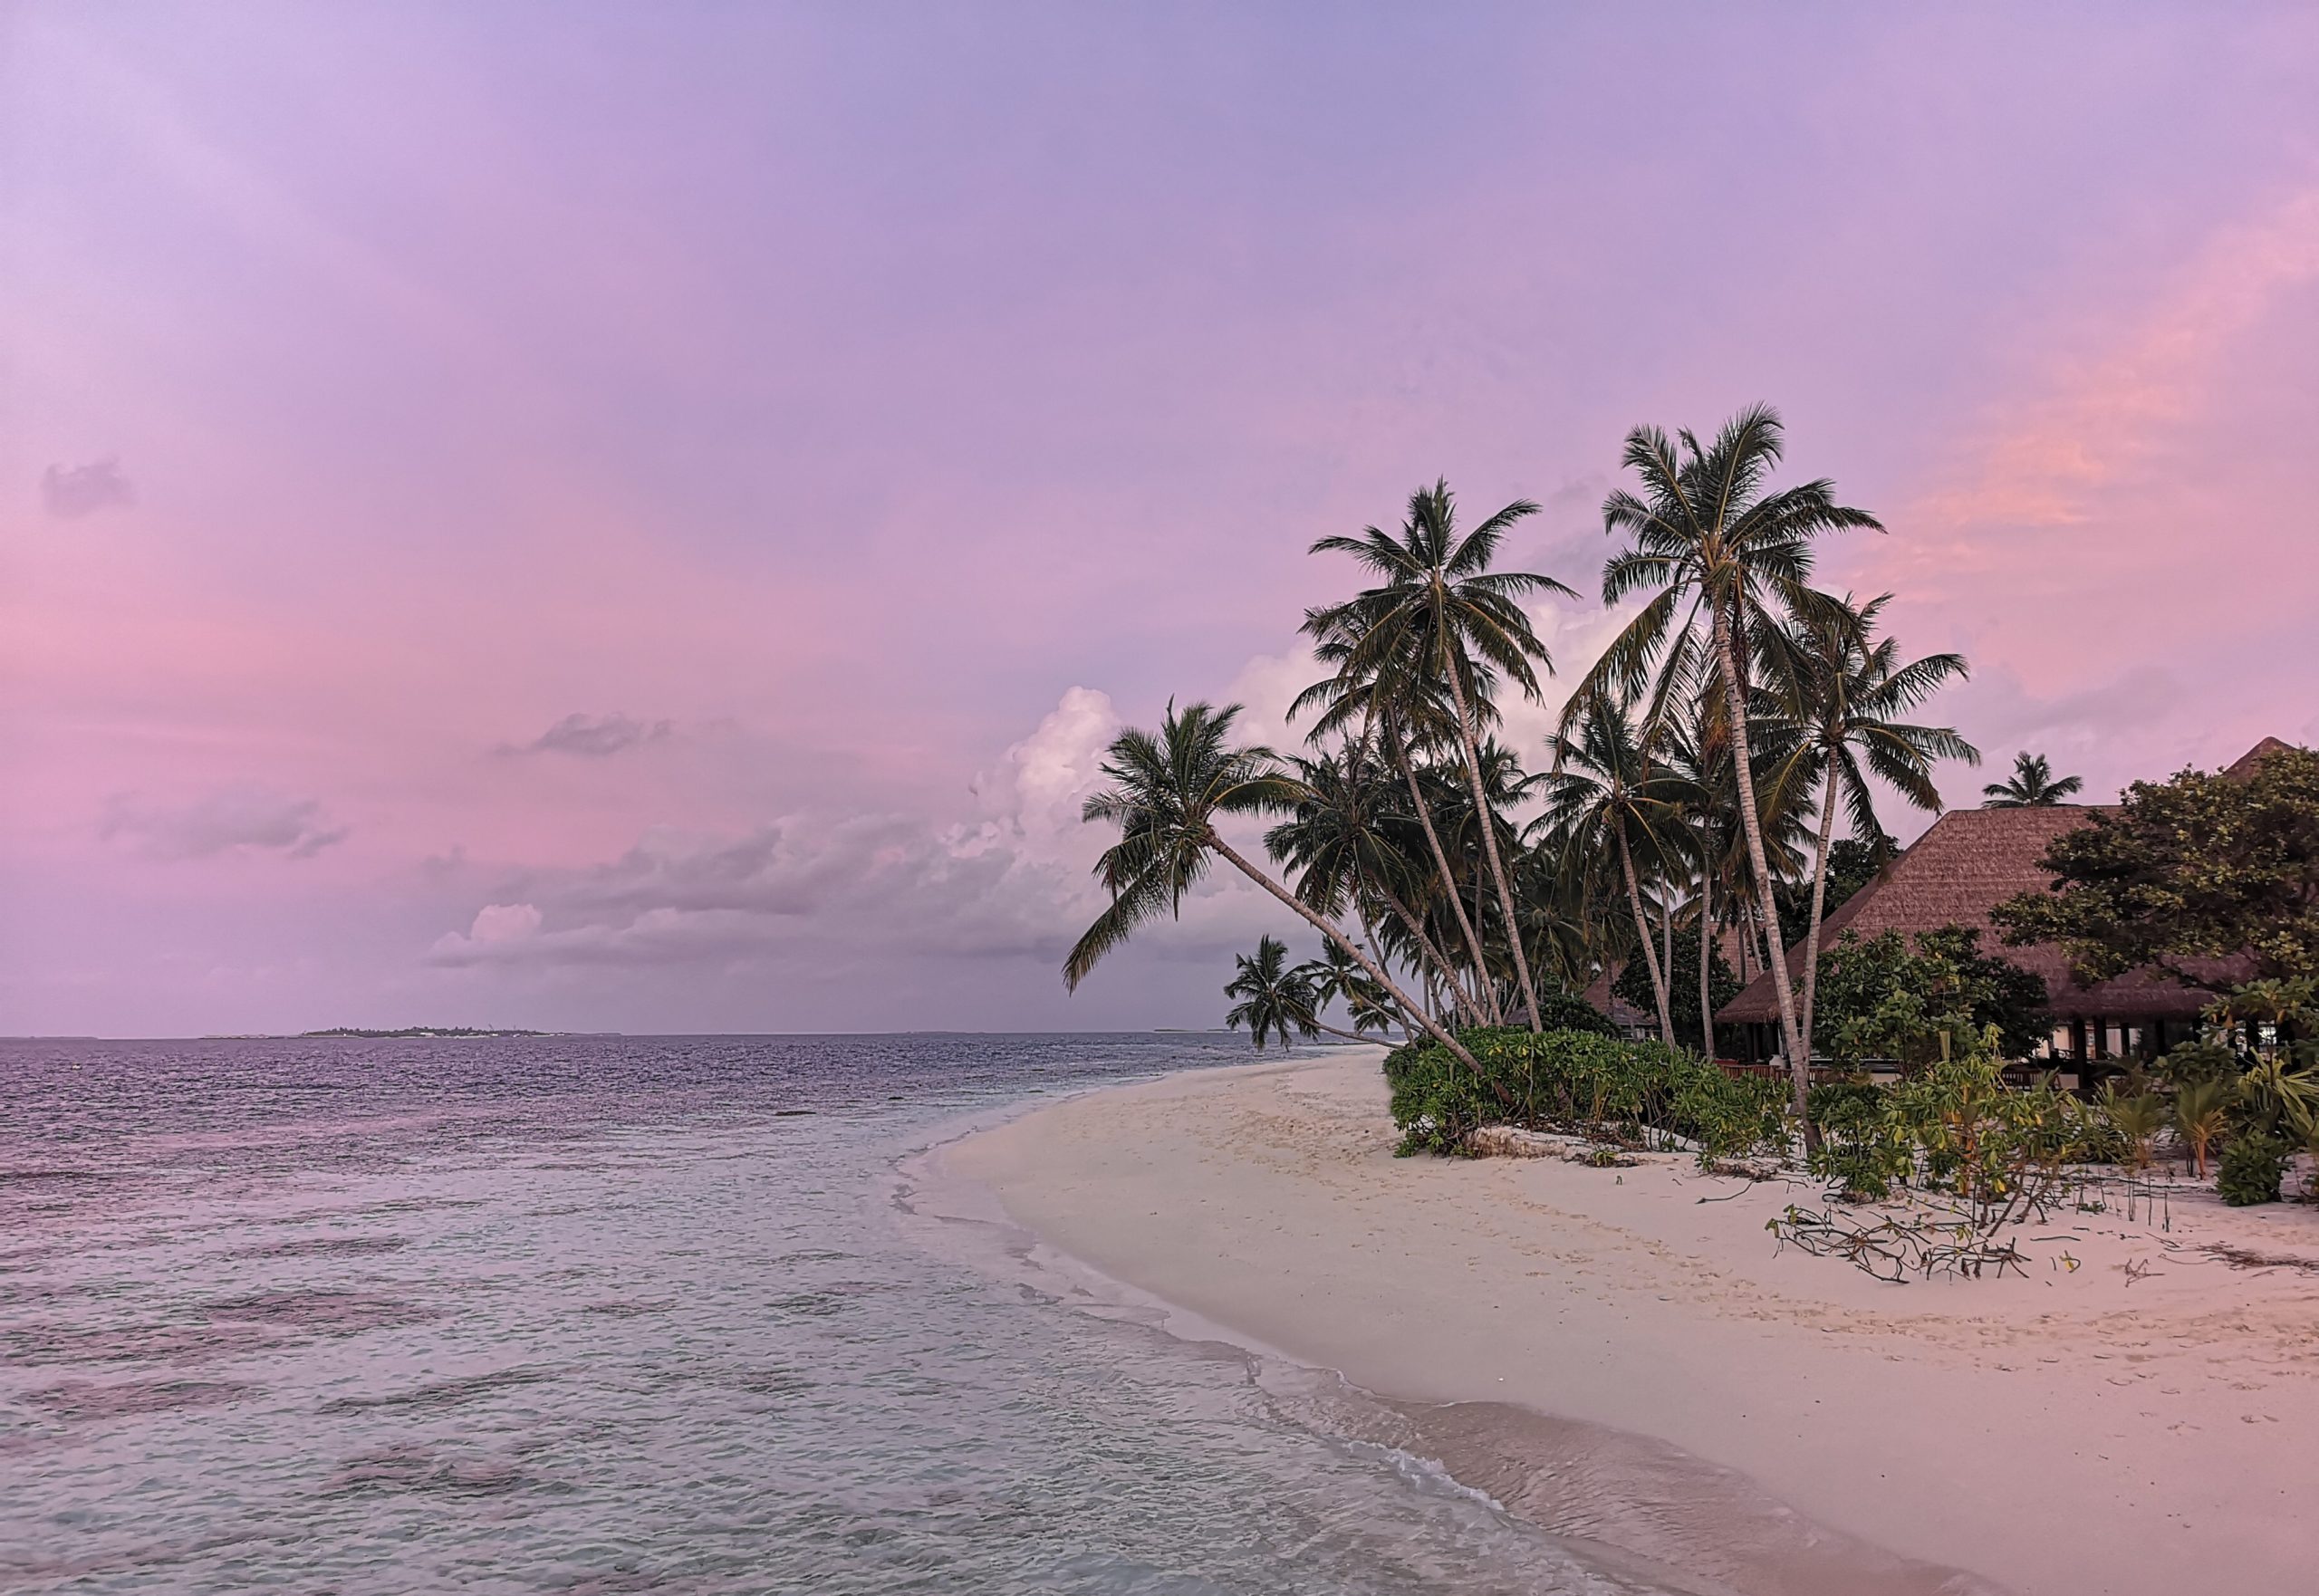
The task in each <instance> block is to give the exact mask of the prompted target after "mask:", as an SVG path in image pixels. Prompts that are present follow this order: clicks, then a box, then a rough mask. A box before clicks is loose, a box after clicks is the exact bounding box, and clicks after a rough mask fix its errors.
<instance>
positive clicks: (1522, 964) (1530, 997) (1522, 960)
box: [1445, 665, 1545, 1036]
mask: <svg viewBox="0 0 2319 1596" xmlns="http://www.w3.org/2000/svg"><path fill="white" fill-rule="evenodd" d="M1445 674H1446V675H1447V676H1448V678H1449V692H1450V695H1451V697H1455V698H1456V699H1457V700H1458V740H1459V741H1460V742H1462V743H1464V744H1465V745H1466V780H1467V782H1468V783H1470V784H1472V786H1473V789H1474V814H1475V817H1476V819H1477V820H1478V821H1479V822H1481V828H1482V847H1483V848H1484V850H1486V851H1487V852H1488V854H1489V873H1490V874H1491V875H1492V876H1494V877H1496V880H1497V907H1498V911H1499V912H1500V913H1501V914H1503V915H1505V916H1506V946H1507V947H1511V948H1512V949H1513V950H1514V975H1515V978H1516V980H1518V981H1520V982H1521V983H1522V1001H1523V1002H1524V1003H1525V1004H1526V1005H1529V1010H1530V1034H1532V1035H1534V1036H1535V1035H1536V1034H1539V1033H1540V1032H1542V1031H1544V1029H1545V1027H1544V1025H1542V1024H1539V1021H1538V988H1537V987H1536V985H1534V984H1533V983H1532V982H1531V980H1530V956H1529V955H1528V954H1527V953H1525V952H1524V951H1523V950H1522V917H1521V916H1519V915H1517V914H1516V913H1515V912H1514V887H1513V884H1512V883H1511V882H1510V881H1509V880H1507V878H1506V860H1504V859H1502V858H1501V857H1499V855H1498V851H1497V814H1496V811H1495V810H1493V809H1491V808H1490V806H1489V794H1488V792H1487V790H1486V789H1485V788H1484V787H1483V785H1482V749H1481V742H1480V739H1479V738H1478V737H1477V736H1476V735H1475V731H1474V715H1473V707H1472V706H1471V705H1470V704H1468V703H1467V699H1466V684H1465V683H1464V682H1463V681H1461V680H1460V679H1459V678H1458V671H1457V668H1456V667H1455V666H1454V665H1453V666H1452V667H1451V668H1449V669H1448V671H1447V672H1446V673H1445Z"/></svg>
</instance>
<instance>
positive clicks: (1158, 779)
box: [1063, 704, 1479, 1072]
mask: <svg viewBox="0 0 2319 1596" xmlns="http://www.w3.org/2000/svg"><path fill="white" fill-rule="evenodd" d="M1239 716H1240V707H1239V706H1238V705H1237V704H1227V705H1225V706H1224V707H1221V708H1216V707H1211V706H1209V705H1207V704H1188V705H1186V706H1185V707H1183V708H1182V709H1181V710H1179V709H1178V708H1177V707H1175V706H1174V705H1173V704H1170V705H1169V707H1168V711H1167V713H1166V715H1164V716H1162V717H1161V718H1160V722H1159V731H1158V733H1156V734H1154V733H1151V732H1147V731H1144V730H1141V729H1140V728H1134V729H1131V730H1128V731H1124V732H1121V734H1120V735H1119V736H1117V737H1115V738H1113V739H1112V741H1111V747H1110V749H1109V750H1108V755H1109V756H1108V757H1107V758H1106V759H1105V760H1104V761H1103V766H1102V770H1103V774H1105V775H1106V776H1108V777H1110V778H1111V787H1110V788H1108V789H1107V790H1105V791H1103V792H1101V793H1096V794H1095V795H1094V796H1093V797H1092V798H1090V799H1088V800H1087V802H1086V804H1085V805H1084V807H1083V809H1082V810H1081V812H1080V814H1081V818H1082V819H1083V820H1085V821H1088V822H1096V821H1102V822H1108V823H1110V824H1112V825H1116V826H1118V827H1119V829H1120V840H1119V841H1117V842H1114V843H1113V844H1111V847H1109V848H1107V849H1105V850H1104V851H1103V856H1102V858H1101V859H1100V860H1096V863H1095V876H1096V879H1097V880H1100V881H1102V883H1103V886H1104V887H1105V889H1108V890H1109V891H1110V893H1111V905H1110V907H1109V908H1107V909H1104V910H1103V912H1102V914H1100V915H1098V916H1097V917H1096V918H1095V923H1094V924H1093V925H1092V926H1090V927H1088V928H1087V929H1086V931H1085V932H1084V933H1083V935H1082V936H1081V937H1080V938H1079V941H1078V942H1077V944H1076V945H1074V946H1073V948H1072V950H1071V952H1070V954H1069V955H1068V956H1067V957H1065V958H1064V960H1063V985H1065V986H1066V987H1069V988H1073V989H1076V988H1077V986H1078V985H1079V983H1080V982H1082V981H1083V980H1085V979H1086V978H1087V973H1088V972H1089V971H1090V970H1092V969H1093V968H1094V967H1095V966H1096V964H1097V962H1098V961H1099V960H1101V959H1102V957H1103V956H1104V955H1105V954H1107V953H1109V952H1111V950H1112V949H1113V948H1115V947H1121V946H1122V945H1124V944H1125V943H1126V941H1127V939H1128V938H1129V937H1131V935H1133V934H1134V931H1135V928H1137V927H1138V926H1140V925H1142V924H1144V923H1145V922H1146V921H1148V920H1151V919H1154V918H1158V917H1159V916H1160V915H1162V914H1165V915H1168V916H1170V917H1173V916H1174V915H1176V914H1178V913H1179V912H1180V910H1181V908H1182V904H1183V899H1184V894H1185V893H1186V892H1188V891H1189V890H1191V889H1192V888H1194V887H1195V886H1197V885H1198V884H1199V882H1200V880H1202V879H1203V878H1205V877H1206V876H1207V874H1208V870H1209V868H1210V866H1211V865H1212V864H1213V862H1214V861H1215V860H1217V859H1222V860H1224V861H1225V862H1226V863H1227V864H1229V865H1230V866H1232V868H1233V869H1235V870H1238V871H1239V872H1240V873H1241V874H1242V875H1244V876H1246V877H1247V878H1248V880H1251V881H1254V882H1255V883H1256V885H1257V886H1259V887H1261V888H1263V889H1265V891H1266V892H1268V893H1270V894H1271V895H1272V896H1273V897H1274V898H1275V899H1278V900H1279V901H1280V902H1281V903H1282V904H1284V905H1285V906H1286V907H1287V908H1288V909H1289V910H1290V911H1292V912H1293V913H1294V914H1295V915H1296V916H1297V917H1298V918H1301V919H1303V920H1304V922H1305V923H1306V924H1308V925H1310V926H1311V927H1312V928H1313V929H1314V930H1316V931H1318V932H1320V933H1321V935H1322V936H1323V937H1327V938H1328V939H1329V940H1330V941H1331V942H1333V943H1334V944H1336V945H1337V946H1338V947H1342V949H1344V951H1345V952H1346V953H1347V954H1348V955H1350V956H1351V957H1352V961H1353V962H1354V963H1355V964H1357V965H1359V966H1361V968H1362V974H1364V975H1366V976H1369V978H1370V979H1371V980H1372V981H1375V982H1376V983H1377V984H1378V985H1380V986H1381V987H1383V988H1384V989H1385V991H1386V993H1387V994H1388V995H1390V997H1391V998H1392V999H1393V1001H1394V1002H1395V1003H1397V1004H1399V1005H1400V1006H1401V1009H1402V1011H1403V1012H1404V1013H1406V1014H1410V1015H1412V1016H1413V1017H1415V1018H1416V1020H1417V1021H1418V1023H1419V1024H1421V1025H1422V1026H1424V1028H1425V1030H1426V1033H1427V1034H1429V1035H1430V1036H1431V1037H1432V1038H1433V1039H1434V1040H1435V1041H1436V1042H1439V1043H1441V1045H1442V1046H1444V1047H1446V1048H1448V1050H1449V1052H1450V1053H1452V1054H1453V1055H1454V1056H1455V1057H1456V1058H1457V1059H1458V1062H1461V1063H1463V1064H1464V1065H1465V1066H1466V1067H1467V1069H1470V1070H1475V1071H1476V1072H1478V1070H1479V1066H1478V1065H1477V1064H1476V1063H1475V1062H1474V1055H1473V1054H1472V1053H1468V1052H1467V1050H1466V1046H1465V1043H1461V1042H1459V1041H1458V1038H1457V1037H1456V1036H1455V1035H1453V1034H1451V1033H1450V1032H1449V1031H1448V1029H1447V1028H1446V1027H1444V1026H1443V1025H1442V1024H1440V1023H1439V1021H1437V1020H1436V1019H1434V1018H1433V1016H1432V1015H1431V1014H1429V1013H1428V1012H1427V1010H1426V1009H1425V1007H1424V1006H1423V1005H1420V1004H1419V1003H1418V1002H1417V1001H1416V1000H1415V999H1413V998H1411V997H1410V995H1408V994H1407V993H1405V992H1403V991H1402V990H1401V989H1400V987H1399V986H1397V985H1394V984H1393V980H1392V977H1390V976H1388V975H1386V973H1385V971H1384V969H1383V968H1382V967H1381V966H1380V965H1378V964H1377V962H1376V961H1375V960H1373V959H1371V957H1369V955H1368V954H1366V953H1364V952H1362V949H1361V948H1360V947H1359V946H1358V945H1356V944H1355V943H1354V942H1353V941H1352V938H1351V937H1347V936H1346V935H1345V934H1344V932H1343V931H1342V930H1341V929H1339V928H1338V927H1337V926H1336V924H1335V923H1334V922H1333V921H1332V920H1329V919H1327V918H1323V916H1322V915H1321V914H1320V913H1319V912H1318V911H1317V910H1315V909H1313V908H1312V907H1311V906H1310V905H1309V904H1306V903H1304V902H1303V901H1302V900H1301V899H1298V898H1297V897H1296V895H1295V894H1294V893H1293V892H1291V891H1290V890H1289V889H1287V888H1285V887H1284V886H1282V885H1281V884H1280V883H1279V882H1278V881H1275V880H1273V879H1272V878H1271V877H1270V876H1268V875H1266V874H1265V872H1264V871H1263V870H1259V869H1257V868H1256V864H1255V863H1254V862H1253V861H1251V860H1249V859H1248V858H1247V857H1246V855H1245V854H1243V853H1241V852H1240V851H1239V850H1238V849H1236V848H1235V847H1233V846H1232V845H1231V844H1230V843H1229V842H1227V841H1225V840H1224V838H1223V837H1222V836H1221V835H1220V834H1219V833H1218V832H1217V829H1216V822H1217V820H1219V819H1221V818H1224V817H1227V816H1233V815H1252V816H1253V815H1262V814H1279V813H1282V812H1285V811H1288V810H1290V809H1293V808H1294V806H1295V803H1296V801H1297V799H1298V798H1299V797H1300V796H1301V795H1302V791H1303V790H1302V788H1300V787H1299V785H1298V784H1297V783H1296V781H1295V780H1294V778H1293V777H1291V776H1289V775H1287V774H1285V773H1284V772H1283V771H1282V770H1281V768H1280V761H1279V760H1278V759H1277V758H1276V757H1275V755H1274V754H1273V753H1272V751H1271V750H1270V749H1268V748H1262V747H1253V746H1252V747H1236V746H1235V745H1233V742H1232V723H1233V722H1234V721H1236V720H1237V719H1238V718H1239Z"/></svg>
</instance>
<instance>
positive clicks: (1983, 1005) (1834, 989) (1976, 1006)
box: [1816, 926, 2052, 1068]
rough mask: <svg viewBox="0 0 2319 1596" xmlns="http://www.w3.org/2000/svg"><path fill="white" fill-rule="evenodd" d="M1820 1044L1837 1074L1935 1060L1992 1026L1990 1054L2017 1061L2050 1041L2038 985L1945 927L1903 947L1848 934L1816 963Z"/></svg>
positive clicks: (1888, 935) (1964, 933)
mask: <svg viewBox="0 0 2319 1596" xmlns="http://www.w3.org/2000/svg"><path fill="white" fill-rule="evenodd" d="M1817 962H1818V969H1819V979H1818V982H1817V984H1816V991H1817V994H1818V1000H1819V1010H1820V1019H1819V1030H1818V1040H1819V1043H1820V1044H1821V1046H1822V1049H1823V1052H1824V1053H1825V1054H1826V1055H1827V1056H1828V1057H1829V1058H1831V1059H1832V1060H1833V1062H1835V1063H1836V1065H1837V1066H1838V1067H1839V1068H1856V1067H1859V1066H1861V1065H1862V1064H1864V1063H1866V1062H1869V1061H1872V1060H1875V1061H1889V1062H1898V1063H1900V1064H1904V1065H1921V1064H1926V1063H1929V1062H1932V1061H1933V1060H1934V1059H1936V1058H1938V1057H1939V1056H1940V1050H1941V1047H1942V1045H1943V1043H1942V1041H1941V1038H1942V1037H1944V1036H1947V1037H1949V1039H1950V1042H1951V1044H1952V1045H1953V1044H1954V1043H1955V1041H1956V1039H1958V1038H1959V1037H1962V1036H1964V1035H1965V1034H1968V1033H1977V1032H1978V1031H1979V1030H1981V1029H1982V1028H1984V1027H1987V1026H1991V1025H1994V1026H1995V1027H1997V1049H1998V1052H1999V1053H2001V1054H2002V1055H2003V1056H2005V1057H2007V1058H2019V1057H2021V1056H2023V1055H2024V1054H2025V1053H2027V1052H2028V1051H2029V1050H2030V1049H2031V1048H2032V1047H2033V1046H2035V1044H2036V1043H2037V1042H2038V1041H2040V1040H2041V1039H2043V1038H2044V1037H2045V1034H2047V1033H2048V1031H2049V1029H2050V1027H2051V1024H2052V1020H2051V1016H2050V1014H2049V1013H2048V1011H2047V1009H2046V995H2045V981H2044V980H2043V978H2041V977H2040V976H2036V975H2035V974H2034V973H2033V972H2031V971H2028V970H2025V969H2023V968H2021V967H2020V966H2018V965H2015V964H2012V963H2010V962H2008V961H2007V960H2006V959H2004V958H2002V957H1996V956H1994V955H1990V954H1984V953H1983V952H1982V951H1981V947H1980V933H1979V932H1978V931H1977V930H1974V929H1971V928H1958V927H1954V926H1951V927H1948V928H1943V929H1941V930H1938V931H1925V932H1921V933H1920V934H1919V935H1918V936H1917V937H1916V938H1915V947H1913V948H1911V947H1910V945H1909V939H1908V938H1905V937H1902V936H1901V935H1900V933H1899V932H1898V931H1887V932H1885V933H1883V934H1882V935H1881V936H1878V937H1868V938H1862V937H1859V936H1857V935H1855V934H1852V933H1851V932H1847V933H1845V934H1844V935H1843V936H1842V937H1838V938H1837V939H1836V941H1835V943H1834V945H1833V946H1832V947H1827V948H1825V949H1823V951H1822V953H1821V955H1820V957H1819V959H1818V961H1817Z"/></svg>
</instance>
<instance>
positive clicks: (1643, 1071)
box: [1385, 1029, 1786, 1158]
mask: <svg viewBox="0 0 2319 1596" xmlns="http://www.w3.org/2000/svg"><path fill="white" fill-rule="evenodd" d="M1462 1040H1463V1041H1464V1042H1465V1043H1466V1046H1467V1050H1468V1051H1470V1052H1471V1053H1473V1055H1474V1060H1475V1062H1476V1063H1477V1064H1478V1065H1479V1066H1480V1070H1479V1072H1476V1071H1474V1070H1469V1069H1467V1067H1466V1066H1465V1065H1464V1064H1462V1063H1460V1062H1458V1060H1457V1058H1456V1057H1455V1055H1453V1054H1452V1053H1449V1052H1448V1049H1446V1048H1443V1047H1440V1046H1438V1045H1436V1044H1434V1043H1424V1044H1422V1045H1411V1046H1406V1047H1400V1048H1396V1049H1394V1050H1393V1052H1392V1053H1389V1054H1387V1055H1386V1059H1385V1079H1386V1082H1387V1084H1388V1085H1389V1086H1390V1088H1391V1089H1392V1115H1393V1123H1394V1124H1395V1125H1396V1126H1398V1127H1399V1128H1400V1130H1401V1132H1402V1140H1401V1148H1400V1150H1401V1151H1402V1152H1404V1153H1414V1152H1439V1153H1448V1152H1459V1151H1462V1150H1464V1147H1465V1142H1466V1138H1467V1136H1468V1135H1470V1134H1471V1133H1472V1132H1473V1131H1474V1130H1477V1129H1479V1128H1480V1127H1482V1126H1484V1125H1516V1126H1522V1127H1525V1128H1526V1129H1531V1130H1544V1129H1562V1130H1578V1131H1582V1132H1583V1133H1585V1134H1587V1135H1595V1136H1608V1137H1609V1138H1611V1139H1615V1140H1620V1141H1624V1142H1628V1143H1631V1144H1637V1145H1647V1144H1650V1143H1654V1142H1660V1141H1663V1140H1664V1139H1666V1138H1667V1137H1668V1136H1670V1135H1679V1136H1685V1137H1689V1138H1691V1139H1694V1140H1696V1141H1698V1143H1699V1144H1700V1145H1701V1148H1702V1149H1703V1150H1705V1151H1707V1152H1708V1154H1709V1155H1710V1156H1718V1157H1726V1158H1728V1157H1737V1156H1741V1155H1744V1154H1746V1153H1749V1152H1753V1151H1755V1150H1756V1149H1758V1148H1760V1147H1764V1146H1766V1145H1771V1146H1775V1147H1782V1146H1785V1141H1786V1127H1785V1120H1783V1119H1782V1118H1781V1115H1780V1101H1781V1093H1780V1091H1779V1087H1778V1083H1777V1082H1755V1081H1733V1080H1730V1079H1728V1078H1727V1077H1726V1076H1725V1075H1724V1074H1723V1072H1721V1071H1719V1070H1718V1069H1717V1068H1716V1067H1715V1066H1713V1065H1712V1064H1708V1063H1703V1062H1700V1061H1699V1060H1698V1059H1695V1058H1693V1057H1691V1056H1690V1055H1689V1054H1688V1053H1674V1052H1670V1051H1669V1049H1667V1048H1666V1047H1664V1046H1662V1045H1661V1044H1660V1043H1656V1042H1622V1041H1621V1040H1619V1039H1617V1038H1616V1037H1612V1036H1604V1035H1602V1034H1597V1033H1595V1032H1592V1031H1580V1030H1564V1031H1548V1032H1545V1033H1544V1034H1532V1033H1530V1032H1529V1031H1527V1030H1515V1029H1497V1030H1481V1031H1470V1032H1467V1034H1465V1036H1464V1037H1463V1038H1462Z"/></svg>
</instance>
